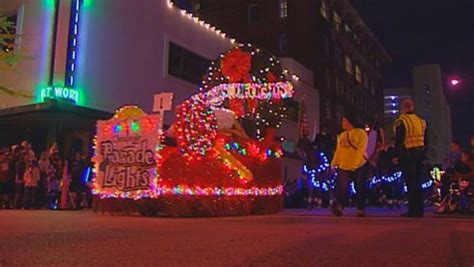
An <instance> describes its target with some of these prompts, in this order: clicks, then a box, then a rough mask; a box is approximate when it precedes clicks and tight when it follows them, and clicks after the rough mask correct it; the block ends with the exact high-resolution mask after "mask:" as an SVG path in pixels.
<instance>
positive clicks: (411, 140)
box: [395, 114, 426, 148]
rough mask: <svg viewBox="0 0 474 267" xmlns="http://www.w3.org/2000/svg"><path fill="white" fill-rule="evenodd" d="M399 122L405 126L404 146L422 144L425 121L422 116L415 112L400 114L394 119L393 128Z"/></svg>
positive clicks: (411, 146) (418, 145)
mask: <svg viewBox="0 0 474 267" xmlns="http://www.w3.org/2000/svg"><path fill="white" fill-rule="evenodd" d="M400 124H403V126H404V128H405V140H404V145H405V148H414V147H422V146H424V144H425V130H426V122H425V121H424V120H423V119H422V118H420V117H418V116H417V115H415V114H402V115H400V117H398V119H397V120H396V121H395V128H396V127H398V126H399V125H400ZM395 132H396V130H395Z"/></svg>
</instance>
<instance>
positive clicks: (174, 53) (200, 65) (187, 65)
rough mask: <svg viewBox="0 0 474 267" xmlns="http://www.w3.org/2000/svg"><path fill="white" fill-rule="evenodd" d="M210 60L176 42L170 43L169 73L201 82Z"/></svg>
mask: <svg viewBox="0 0 474 267" xmlns="http://www.w3.org/2000/svg"><path fill="white" fill-rule="evenodd" d="M209 64H210V62H209V60H208V59H206V58H204V57H202V56H200V55H198V54H196V53H194V52H191V51H189V50H187V49H185V48H183V47H181V46H179V45H177V44H175V43H172V42H170V43H169V50H168V74H169V75H172V76H174V77H177V78H180V79H182V80H185V81H188V82H190V83H193V84H199V83H200V82H201V80H202V77H203V76H204V74H205V71H206V69H207V67H208V66H209Z"/></svg>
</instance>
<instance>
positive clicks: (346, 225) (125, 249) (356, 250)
mask: <svg viewBox="0 0 474 267" xmlns="http://www.w3.org/2000/svg"><path fill="white" fill-rule="evenodd" d="M353 213H354V212H353V210H350V211H349V212H348V213H347V214H345V215H346V216H344V217H340V218H335V217H332V216H330V214H329V212H328V211H327V210H318V211H305V210H284V211H282V212H280V213H279V214H276V215H269V216H249V217H226V218H191V219H190V218H188V219H176V218H145V217H139V216H136V217H122V216H110V215H101V214H94V213H93V212H91V211H23V210H20V211H9V210H0V266H1V267H3V266H226V267H229V266H384V267H385V266H469V267H473V266H474V218H473V217H441V218H440V217H436V216H434V215H429V216H427V217H425V218H422V219H406V218H400V217H398V214H399V212H398V211H395V212H394V211H387V210H382V209H370V210H369V211H368V215H369V216H368V217H366V218H356V217H354V216H353Z"/></svg>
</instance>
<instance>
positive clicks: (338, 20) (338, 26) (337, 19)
mask: <svg viewBox="0 0 474 267" xmlns="http://www.w3.org/2000/svg"><path fill="white" fill-rule="evenodd" d="M332 16H333V17H334V23H335V24H336V29H337V30H340V29H341V25H342V19H341V17H340V16H339V14H337V12H336V11H333V12H332Z"/></svg>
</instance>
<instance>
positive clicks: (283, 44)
mask: <svg viewBox="0 0 474 267" xmlns="http://www.w3.org/2000/svg"><path fill="white" fill-rule="evenodd" d="M287 52H288V35H286V34H285V33H283V34H280V53H283V54H284V53H287Z"/></svg>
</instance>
